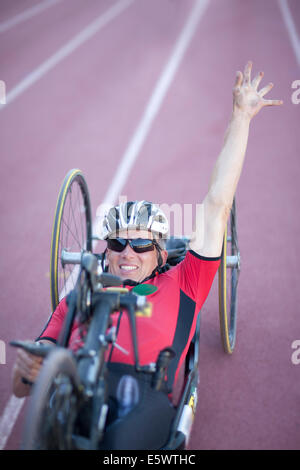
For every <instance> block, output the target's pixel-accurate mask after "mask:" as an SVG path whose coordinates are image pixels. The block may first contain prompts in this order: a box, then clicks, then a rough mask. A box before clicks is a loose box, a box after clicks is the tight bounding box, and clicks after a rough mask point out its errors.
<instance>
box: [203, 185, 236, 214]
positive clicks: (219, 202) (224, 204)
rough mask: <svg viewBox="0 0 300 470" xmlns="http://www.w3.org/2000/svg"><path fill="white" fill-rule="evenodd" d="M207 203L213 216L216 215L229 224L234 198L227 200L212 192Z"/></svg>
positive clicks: (207, 197) (208, 195) (206, 200)
mask: <svg viewBox="0 0 300 470" xmlns="http://www.w3.org/2000/svg"><path fill="white" fill-rule="evenodd" d="M205 203H206V205H207V207H209V210H210V212H211V213H212V214H215V216H218V217H219V218H221V219H222V220H223V221H224V222H227V220H228V217H229V215H230V212H231V208H232V204H233V198H225V197H223V196H220V195H219V194H218V193H216V192H214V191H213V190H211V191H209V193H208V194H207V196H206V198H205Z"/></svg>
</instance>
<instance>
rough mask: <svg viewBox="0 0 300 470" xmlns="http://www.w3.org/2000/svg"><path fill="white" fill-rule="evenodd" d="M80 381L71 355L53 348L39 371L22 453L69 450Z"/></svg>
mask: <svg viewBox="0 0 300 470" xmlns="http://www.w3.org/2000/svg"><path fill="white" fill-rule="evenodd" d="M78 390H79V379H78V375H77V370H76V363H75V360H74V358H73V357H72V354H71V353H70V351H68V350H66V349H63V348H54V349H53V351H51V353H50V354H49V356H48V357H47V359H45V363H44V365H43V367H42V369H41V372H40V375H39V377H38V380H37V382H36V383H35V385H34V386H33V394H32V397H31V399H30V402H29V407H28V411H27V415H26V419H25V426H24V432H23V443H22V449H24V450H30V449H31V450H37V449H41V450H55V449H58V450H63V449H72V434H73V427H74V423H75V420H76V417H77V410H78V408H79V406H78V404H79V400H80V396H79V391H78Z"/></svg>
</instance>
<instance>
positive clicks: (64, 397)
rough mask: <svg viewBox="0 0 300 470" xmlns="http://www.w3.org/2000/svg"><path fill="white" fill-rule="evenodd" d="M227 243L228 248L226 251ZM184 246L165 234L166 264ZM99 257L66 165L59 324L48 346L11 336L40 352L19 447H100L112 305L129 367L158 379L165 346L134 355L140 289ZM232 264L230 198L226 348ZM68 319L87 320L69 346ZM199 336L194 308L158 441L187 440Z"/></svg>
mask: <svg viewBox="0 0 300 470" xmlns="http://www.w3.org/2000/svg"><path fill="white" fill-rule="evenodd" d="M229 247H231V253H230V255H228V254H227V253H228V248H229ZM187 249H188V239H174V238H171V239H170V240H169V241H168V244H167V251H168V263H169V265H170V266H172V265H175V264H177V263H178V262H180V261H181V260H182V259H183V258H184V256H185V254H186V251H187ZM101 261H102V257H101V255H98V254H96V253H93V234H92V221H91V205H90V197H89V191H88V187H87V184H86V181H85V178H84V176H83V174H82V172H81V171H80V170H78V169H75V170H71V171H70V172H69V173H68V174H67V175H66V177H65V179H64V181H63V184H62V187H61V190H60V193H59V197H58V201H57V207H56V211H55V217H54V225H53V232H52V243H51V266H50V279H51V301H52V310H54V309H55V308H56V306H57V305H58V303H59V302H60V300H61V299H62V298H63V297H66V296H67V303H68V313H67V315H66V318H65V322H64V326H63V330H62V333H61V335H60V338H59V341H58V344H57V346H56V347H54V348H53V347H51V346H45V345H33V344H32V343H25V342H14V345H15V346H19V347H23V348H24V349H25V350H27V351H29V352H31V353H33V354H37V355H41V356H43V357H46V359H45V361H44V366H43V367H42V370H41V373H40V375H39V378H38V380H37V382H36V383H35V385H34V387H33V393H32V397H31V400H30V403H29V409H28V412H27V417H26V420H25V428H24V438H23V445H22V447H23V448H24V449H99V448H101V446H102V443H103V441H105V433H106V429H107V419H108V414H109V399H108V394H109V390H108V388H109V387H108V383H109V380H108V378H109V374H110V369H109V364H108V362H107V352H108V349H109V348H111V347H118V344H117V331H116V330H115V329H114V328H112V327H111V321H110V320H111V314H112V313H113V312H115V311H118V310H120V309H124V311H126V313H127V315H128V318H129V324H130V329H131V337H132V345H133V350H134V359H135V364H134V369H135V372H136V373H137V374H139V375H142V376H143V377H146V378H147V380H148V382H149V384H150V387H151V389H153V391H154V392H156V393H160V391H161V390H163V388H164V386H165V380H164V378H165V376H166V373H167V370H168V365H169V363H170V361H171V360H172V350H170V349H169V348H165V349H164V350H162V351H161V353H160V354H159V356H158V358H157V361H156V363H150V364H147V365H143V366H141V365H140V361H139V354H138V338H137V331H136V316H138V315H148V314H149V310H150V309H151V305H150V304H149V303H148V302H147V297H146V295H145V291H144V290H143V289H139V286H137V287H136V288H134V289H132V290H128V289H127V288H124V287H122V280H121V279H119V278H117V277H116V276H112V275H111V274H109V273H105V272H103V270H102V267H101ZM239 272H240V254H239V248H238V242H237V227H236V207H235V201H234V204H233V206H232V210H231V215H230V220H229V222H228V228H227V229H226V231H225V235H224V243H223V250H222V257H221V264H220V268H219V311H220V328H221V333H222V343H223V347H224V350H225V351H226V352H227V353H229V354H231V353H232V352H233V349H234V346H235V337H236V317H237V283H238V276H239ZM228 273H229V274H228ZM228 285H229V289H228ZM120 286H121V287H120ZM228 291H229V292H228ZM228 294H229V298H228ZM228 306H229V310H230V313H228ZM75 320H77V321H79V322H80V324H81V325H85V326H87V325H88V327H86V335H85V338H84V342H83V346H82V347H81V348H79V350H78V351H77V352H71V351H70V350H69V349H68V343H69V339H70V334H71V329H72V326H73V324H74V321H75ZM199 341H200V312H199V314H198V318H197V325H196V330H195V334H194V338H193V340H192V342H191V344H190V347H189V350H188V354H187V356H186V359H185V368H184V384H183V387H182V390H181V396H180V399H179V402H178V404H177V405H176V406H174V407H173V411H172V413H173V414H172V418H171V419H170V429H169V432H168V436H167V437H166V439H165V441H164V442H162V443H161V444H160V445H159V447H158V449H165V450H171V449H183V448H185V446H186V445H187V441H188V437H189V434H190V431H191V427H192V423H193V417H194V415H195V410H196V405H197V386H198V379H199V376H198V365H199V363H198V359H199ZM87 408H88V409H89V411H90V413H89V415H88V416H89V420H88V426H85V428H86V429H85V431H84V432H83V433H82V431H81V429H80V423H81V414H82V413H83V412H84V410H86V409H87Z"/></svg>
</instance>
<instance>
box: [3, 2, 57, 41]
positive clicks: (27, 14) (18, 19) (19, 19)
mask: <svg viewBox="0 0 300 470" xmlns="http://www.w3.org/2000/svg"><path fill="white" fill-rule="evenodd" d="M60 1H61V0H45V1H44V2H41V3H38V4H37V5H35V6H33V7H31V8H28V9H27V10H24V11H23V12H22V13H19V14H18V15H16V16H13V17H12V18H11V19H9V20H6V21H4V22H3V23H0V33H4V32H5V31H8V30H9V29H11V28H13V27H14V26H16V25H17V24H20V23H23V21H27V20H29V19H30V18H32V17H33V16H36V15H38V14H39V13H42V12H43V11H45V10H46V9H47V8H49V7H52V6H53V5H55V4H56V3H58V2H60Z"/></svg>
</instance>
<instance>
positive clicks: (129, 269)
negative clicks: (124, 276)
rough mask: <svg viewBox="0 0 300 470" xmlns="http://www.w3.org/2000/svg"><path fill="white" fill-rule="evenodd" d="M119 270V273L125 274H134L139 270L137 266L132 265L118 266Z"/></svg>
mask: <svg viewBox="0 0 300 470" xmlns="http://www.w3.org/2000/svg"><path fill="white" fill-rule="evenodd" d="M119 268H120V270H121V271H123V272H125V273H131V272H135V271H137V270H138V269H139V268H138V266H136V265H133V264H120V265H119Z"/></svg>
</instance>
